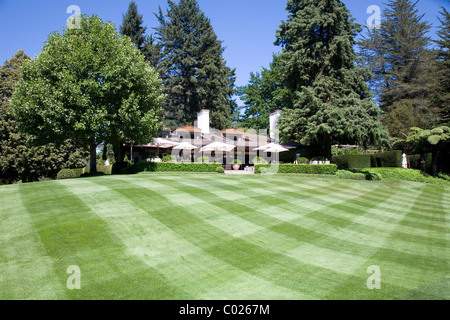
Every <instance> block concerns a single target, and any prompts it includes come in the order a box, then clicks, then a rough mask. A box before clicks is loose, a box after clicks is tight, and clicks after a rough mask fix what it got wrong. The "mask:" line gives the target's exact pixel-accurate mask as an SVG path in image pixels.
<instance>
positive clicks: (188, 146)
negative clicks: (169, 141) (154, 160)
mask: <svg viewBox="0 0 450 320" xmlns="http://www.w3.org/2000/svg"><path fill="white" fill-rule="evenodd" d="M193 149H197V147H196V146H194V145H192V144H190V143H189V142H181V143H180V144H179V145H177V146H176V147H173V149H172V150H183V157H184V150H188V151H191V150H193Z"/></svg>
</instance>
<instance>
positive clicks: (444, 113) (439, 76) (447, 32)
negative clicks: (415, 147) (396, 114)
mask: <svg viewBox="0 0 450 320" xmlns="http://www.w3.org/2000/svg"><path fill="white" fill-rule="evenodd" d="M441 15H442V17H441V18H440V19H439V20H440V22H441V26H440V30H439V32H438V36H439V40H437V41H435V42H436V44H437V45H438V48H437V50H436V62H435V72H434V76H435V78H436V80H437V81H436V87H435V88H436V90H435V92H434V94H433V96H432V105H433V107H434V108H435V109H436V110H437V113H438V115H439V119H438V122H439V123H441V124H444V125H450V13H449V12H448V11H447V10H446V9H445V8H442V12H441Z"/></svg>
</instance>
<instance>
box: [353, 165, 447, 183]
mask: <svg viewBox="0 0 450 320" xmlns="http://www.w3.org/2000/svg"><path fill="white" fill-rule="evenodd" d="M361 172H363V173H365V174H366V175H367V174H369V175H372V176H374V175H377V174H378V175H379V176H380V178H382V179H394V180H405V181H415V182H426V183H433V184H440V185H450V182H449V181H446V180H443V179H439V178H434V177H432V176H430V175H428V174H426V173H422V172H421V171H420V170H416V169H404V168H369V169H363V170H361Z"/></svg>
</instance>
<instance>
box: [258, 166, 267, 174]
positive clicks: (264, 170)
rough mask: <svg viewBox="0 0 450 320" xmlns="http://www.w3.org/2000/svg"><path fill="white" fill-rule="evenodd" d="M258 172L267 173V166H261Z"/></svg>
mask: <svg viewBox="0 0 450 320" xmlns="http://www.w3.org/2000/svg"><path fill="white" fill-rule="evenodd" d="M258 173H261V174H265V173H267V168H265V167H262V168H259V171H258Z"/></svg>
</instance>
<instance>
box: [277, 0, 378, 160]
mask: <svg viewBox="0 0 450 320" xmlns="http://www.w3.org/2000/svg"><path fill="white" fill-rule="evenodd" d="M286 9H287V11H288V19H287V20H286V21H283V23H282V24H281V25H280V29H279V30H278V31H277V34H276V35H277V40H276V43H275V44H277V45H280V46H281V47H282V49H283V50H282V52H281V53H280V54H279V59H280V66H281V70H282V75H283V79H285V85H286V88H287V89H288V91H289V93H288V94H289V97H290V99H291V101H292V106H290V107H287V108H284V109H283V113H282V115H281V117H280V120H279V127H280V137H281V139H282V140H284V141H289V140H294V141H297V142H302V143H311V142H314V141H321V142H322V143H323V145H324V155H325V156H326V157H327V158H331V144H332V142H335V143H348V142H352V143H358V144H364V145H368V144H376V143H379V142H380V141H381V140H382V139H385V138H386V137H387V134H386V131H385V128H384V127H383V126H382V125H381V123H380V122H379V121H378V115H379V110H378V108H377V107H376V105H375V103H374V101H373V99H372V96H371V93H370V91H369V88H368V86H367V84H366V82H365V81H364V73H363V70H361V69H359V68H357V67H356V65H355V62H356V59H357V56H356V54H355V52H354V49H353V46H354V45H355V36H356V34H357V32H358V31H360V28H359V26H358V25H357V24H355V23H354V22H353V18H352V17H351V15H350V13H349V11H348V9H347V7H346V6H345V5H344V4H343V3H342V2H341V1H338V0H326V1H325V0H320V1H317V0H303V1H300V0H289V1H288V3H287V8H286Z"/></svg>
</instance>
